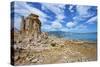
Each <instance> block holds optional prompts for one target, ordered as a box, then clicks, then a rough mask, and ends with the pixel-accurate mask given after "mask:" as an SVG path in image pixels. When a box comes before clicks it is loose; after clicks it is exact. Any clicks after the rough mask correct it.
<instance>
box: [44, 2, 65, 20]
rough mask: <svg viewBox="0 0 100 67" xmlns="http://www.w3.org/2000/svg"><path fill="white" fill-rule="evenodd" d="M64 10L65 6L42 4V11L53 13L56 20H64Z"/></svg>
mask: <svg viewBox="0 0 100 67" xmlns="http://www.w3.org/2000/svg"><path fill="white" fill-rule="evenodd" d="M64 9H65V4H64V5H62V4H61V5H60V4H50V3H49V4H48V3H42V10H45V11H46V10H50V11H51V12H53V13H54V14H55V15H56V16H55V17H56V19H58V20H60V21H62V20H63V19H64V18H65V15H64Z"/></svg>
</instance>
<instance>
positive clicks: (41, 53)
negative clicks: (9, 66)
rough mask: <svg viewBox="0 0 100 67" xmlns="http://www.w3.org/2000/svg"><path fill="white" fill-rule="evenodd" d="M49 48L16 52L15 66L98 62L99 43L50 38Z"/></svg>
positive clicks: (39, 47)
mask: <svg viewBox="0 0 100 67" xmlns="http://www.w3.org/2000/svg"><path fill="white" fill-rule="evenodd" d="M47 41H48V42H47V43H45V44H47V45H48V46H44V47H43V46H42V47H41V46H38V47H35V48H32V49H20V50H19V51H15V57H14V58H15V65H28V64H52V63H70V62H84V61H85V62H86V61H96V60H97V43H94V42H85V41H73V40H64V39H59V38H55V37H49V39H48V40H47Z"/></svg>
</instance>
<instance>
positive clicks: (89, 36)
mask: <svg viewBox="0 0 100 67" xmlns="http://www.w3.org/2000/svg"><path fill="white" fill-rule="evenodd" d="M64 38H65V39H72V40H83V41H93V42H95V41H97V34H96V33H85V34H84V33H83V34H82V33H81V34H79V33H75V34H73V33H72V34H66V36H65V37H64Z"/></svg>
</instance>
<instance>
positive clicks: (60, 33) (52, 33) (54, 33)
mask: <svg viewBox="0 0 100 67" xmlns="http://www.w3.org/2000/svg"><path fill="white" fill-rule="evenodd" d="M48 34H49V36H56V37H59V38H63V37H66V36H68V37H70V36H71V37H72V36H74V35H84V34H97V32H86V33H76V32H64V31H49V32H48Z"/></svg>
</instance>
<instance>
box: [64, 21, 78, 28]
mask: <svg viewBox="0 0 100 67" xmlns="http://www.w3.org/2000/svg"><path fill="white" fill-rule="evenodd" d="M76 25H77V22H67V24H66V26H67V27H68V28H73V27H75V26H76Z"/></svg>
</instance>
